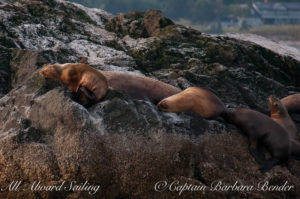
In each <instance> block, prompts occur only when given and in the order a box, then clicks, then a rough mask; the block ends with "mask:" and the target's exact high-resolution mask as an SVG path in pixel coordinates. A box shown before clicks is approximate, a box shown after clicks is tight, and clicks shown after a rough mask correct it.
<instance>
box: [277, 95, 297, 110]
mask: <svg viewBox="0 0 300 199" xmlns="http://www.w3.org/2000/svg"><path fill="white" fill-rule="evenodd" d="M280 101H281V102H282V104H283V105H284V106H285V107H286V109H287V111H288V112H289V113H300V93H298V94H293V95H289V96H287V97H285V98H282V99H281V100H280Z"/></svg>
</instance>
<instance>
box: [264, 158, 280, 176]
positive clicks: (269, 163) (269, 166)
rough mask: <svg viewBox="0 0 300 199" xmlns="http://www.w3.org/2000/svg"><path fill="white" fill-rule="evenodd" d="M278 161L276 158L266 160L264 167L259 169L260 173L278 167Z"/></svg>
mask: <svg viewBox="0 0 300 199" xmlns="http://www.w3.org/2000/svg"><path fill="white" fill-rule="evenodd" d="M279 163H280V161H279V160H278V159H277V158H271V159H270V160H266V161H265V163H264V165H263V166H262V167H261V168H260V169H259V170H260V171H261V172H262V173H266V172H268V171H270V170H271V169H272V168H273V167H274V166H276V165H278V164H279Z"/></svg>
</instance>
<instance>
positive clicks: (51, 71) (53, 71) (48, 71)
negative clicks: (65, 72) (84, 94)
mask: <svg viewBox="0 0 300 199" xmlns="http://www.w3.org/2000/svg"><path fill="white" fill-rule="evenodd" d="M40 74H41V75H42V76H44V77H46V78H52V79H60V76H61V74H62V67H61V64H52V65H46V66H44V67H42V68H41V69H40Z"/></svg>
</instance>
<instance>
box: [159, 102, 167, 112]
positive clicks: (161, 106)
mask: <svg viewBox="0 0 300 199" xmlns="http://www.w3.org/2000/svg"><path fill="white" fill-rule="evenodd" d="M157 107H158V109H159V110H161V111H163V110H167V109H168V108H169V107H168V104H167V102H166V101H161V102H159V103H158V105H157Z"/></svg>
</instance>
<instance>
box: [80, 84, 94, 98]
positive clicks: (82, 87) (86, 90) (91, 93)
mask: <svg viewBox="0 0 300 199" xmlns="http://www.w3.org/2000/svg"><path fill="white" fill-rule="evenodd" d="M79 89H80V90H81V91H82V92H83V93H84V94H85V95H86V96H87V97H88V98H89V99H90V100H94V101H96V100H97V98H96V96H95V95H94V93H93V92H91V91H90V90H88V89H87V88H86V87H84V86H80V87H79Z"/></svg>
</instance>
